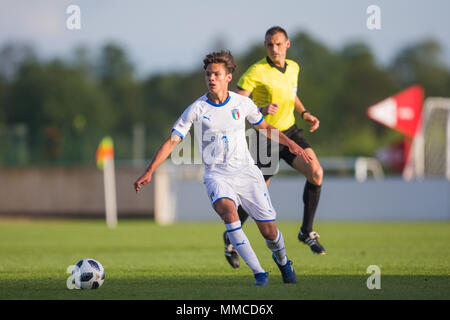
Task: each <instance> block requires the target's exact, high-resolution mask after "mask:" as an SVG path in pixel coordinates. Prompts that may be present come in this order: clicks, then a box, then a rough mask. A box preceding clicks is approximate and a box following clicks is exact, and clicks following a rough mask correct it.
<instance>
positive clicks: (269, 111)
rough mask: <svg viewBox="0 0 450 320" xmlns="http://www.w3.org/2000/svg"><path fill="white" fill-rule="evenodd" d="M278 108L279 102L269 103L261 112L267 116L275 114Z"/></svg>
mask: <svg viewBox="0 0 450 320" xmlns="http://www.w3.org/2000/svg"><path fill="white" fill-rule="evenodd" d="M277 110H278V104H276V103H269V104H268V105H267V106H265V107H262V108H261V113H262V114H263V115H264V116H265V115H267V114H275V113H276V112H277Z"/></svg>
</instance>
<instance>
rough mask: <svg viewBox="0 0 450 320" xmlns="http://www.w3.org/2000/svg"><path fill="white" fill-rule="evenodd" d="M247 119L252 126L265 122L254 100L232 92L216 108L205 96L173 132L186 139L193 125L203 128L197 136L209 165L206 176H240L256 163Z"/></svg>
mask: <svg viewBox="0 0 450 320" xmlns="http://www.w3.org/2000/svg"><path fill="white" fill-rule="evenodd" d="M245 119H247V121H248V122H249V123H250V124H252V125H257V124H259V123H261V122H262V121H263V119H264V118H263V115H262V114H261V112H260V111H259V108H258V107H257V106H256V105H255V104H254V103H253V101H252V100H251V99H250V98H247V97H244V96H242V95H240V94H237V93H234V92H231V91H229V96H228V98H227V99H226V100H225V101H224V102H223V103H221V104H215V103H213V102H211V101H209V100H208V98H207V96H206V94H205V95H203V96H202V97H200V98H198V99H197V100H196V101H195V102H194V103H192V104H191V105H190V106H189V107H188V108H187V109H186V110H185V111H184V112H183V114H182V115H181V117H180V118H179V119H178V120H177V121H176V122H175V124H174V126H173V129H172V132H174V133H175V134H177V135H179V136H180V137H181V138H184V136H185V135H186V134H187V133H188V132H189V129H190V128H191V126H192V124H194V123H196V122H197V123H199V124H201V126H199V128H201V133H198V132H197V130H194V131H195V132H194V134H195V135H196V140H197V143H198V145H199V146H200V150H201V153H202V160H203V163H204V164H205V176H208V175H209V174H212V173H219V174H236V173H239V171H241V170H245V168H247V167H248V166H249V165H254V163H255V161H254V160H253V158H252V156H251V154H250V151H249V150H248V145H247V140H246V136H245Z"/></svg>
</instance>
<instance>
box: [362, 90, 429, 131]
mask: <svg viewBox="0 0 450 320" xmlns="http://www.w3.org/2000/svg"><path fill="white" fill-rule="evenodd" d="M423 97H424V90H423V88H422V87H421V86H417V85H416V86H412V87H409V88H407V89H406V90H403V91H402V92H399V93H397V94H396V95H394V96H392V97H389V98H387V99H385V100H383V101H381V102H379V103H377V104H375V105H373V106H371V107H369V108H368V109H367V115H368V116H369V118H371V119H373V120H375V121H377V122H380V123H381V124H384V125H385V126H388V127H390V128H392V129H394V130H397V131H400V132H402V133H403V134H405V135H406V136H408V137H411V138H412V137H414V136H415V134H416V132H417V130H418V128H419V123H420V119H421V115H422V106H423Z"/></svg>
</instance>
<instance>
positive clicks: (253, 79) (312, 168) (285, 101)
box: [224, 26, 325, 268]
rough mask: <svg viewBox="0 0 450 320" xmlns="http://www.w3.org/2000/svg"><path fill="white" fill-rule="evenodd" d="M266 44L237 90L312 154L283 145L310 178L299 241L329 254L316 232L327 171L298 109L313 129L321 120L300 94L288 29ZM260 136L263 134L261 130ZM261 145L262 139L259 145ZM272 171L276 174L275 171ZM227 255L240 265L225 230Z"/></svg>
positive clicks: (275, 30)
mask: <svg viewBox="0 0 450 320" xmlns="http://www.w3.org/2000/svg"><path fill="white" fill-rule="evenodd" d="M264 46H265V48H266V50H267V57H265V58H263V59H261V60H260V61H258V62H256V63H255V64H253V65H252V66H250V68H249V69H248V70H247V71H246V72H245V73H244V74H243V75H242V77H241V78H240V79H239V81H238V90H237V92H238V93H240V94H241V95H244V96H247V97H249V96H250V95H251V97H252V99H253V101H254V102H255V104H256V105H257V106H259V107H260V108H261V113H262V114H263V115H264V119H265V120H266V122H268V123H269V124H271V125H272V126H274V127H276V128H277V129H279V130H280V131H282V132H283V133H284V134H285V135H287V136H288V137H289V138H290V139H292V140H294V141H295V142H296V143H297V144H298V145H299V146H300V147H302V148H303V149H305V151H306V152H307V153H308V154H309V155H310V156H311V158H312V161H311V163H309V164H307V163H306V162H305V161H304V160H303V159H301V158H300V157H297V156H295V155H293V154H292V153H290V152H289V150H288V149H287V148H286V147H284V146H282V145H280V146H279V148H278V151H279V157H280V158H282V159H284V160H285V161H286V162H287V163H288V164H289V165H290V166H292V167H293V168H294V169H296V170H297V171H299V172H301V173H302V174H303V175H304V176H305V177H306V179H307V181H306V184H305V187H304V192H303V203H304V209H303V222H302V226H301V228H300V230H299V234H298V239H299V241H301V242H303V243H305V244H307V245H308V246H309V247H310V248H311V250H312V252H314V253H317V254H325V249H324V247H323V246H322V245H321V244H320V243H319V241H318V238H319V235H318V233H317V232H315V231H313V222H314V216H315V213H316V209H317V205H318V203H319V198H320V192H321V186H322V177H323V170H322V166H321V165H320V163H319V161H318V159H317V156H316V154H315V152H314V150H313V149H312V148H311V146H310V145H309V144H308V142H307V141H306V140H305V139H304V138H303V135H302V129H299V128H298V127H297V126H296V125H295V117H294V111H296V112H297V113H299V114H300V115H301V118H302V119H303V120H304V121H305V122H306V123H307V124H308V125H309V132H314V131H315V130H316V129H317V128H318V127H319V119H317V118H316V117H315V116H313V115H312V114H311V113H309V111H308V110H306V109H305V107H304V106H303V104H302V102H301V101H300V99H299V98H298V96H297V83H298V76H299V71H300V68H299V66H298V64H297V63H296V62H295V61H292V60H289V59H286V52H287V49H288V48H289V47H290V41H289V38H288V36H287V33H286V31H285V30H284V29H283V28H281V27H279V26H276V27H272V28H270V29H269V30H267V32H266V35H265V41H264ZM257 136H258V137H259V134H258V133H257ZM263 141H267V149H266V150H267V152H266V151H265V150H263V154H264V153H265V152H266V154H267V155H268V156H270V149H271V146H270V143H271V142H270V140H266V139H265V140H263ZM259 145H260V143H259V139H258V146H259ZM259 155H260V151H259V150H258V159H257V165H258V166H259V167H260V168H261V170H262V171H263V173H264V178H265V179H266V183H267V184H269V182H270V178H271V177H272V175H273V172H265V171H266V170H264V168H267V167H270V163H269V164H267V163H262V161H261V159H260V158H259ZM271 173H272V174H271ZM238 213H239V218H240V220H241V223H244V221H245V220H246V219H247V217H248V214H247V212H245V210H244V209H243V208H242V207H241V206H240V207H239V208H238ZM224 242H225V257H226V258H227V261H228V262H229V263H230V265H231V266H232V267H234V268H237V267H239V257H238V255H237V252H236V250H235V249H234V248H233V247H232V245H231V244H230V243H229V241H228V239H227V236H226V233H224Z"/></svg>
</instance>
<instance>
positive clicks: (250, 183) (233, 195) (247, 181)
mask: <svg viewBox="0 0 450 320" xmlns="http://www.w3.org/2000/svg"><path fill="white" fill-rule="evenodd" d="M204 183H205V186H206V192H207V193H208V197H209V200H210V201H211V205H214V203H215V202H216V201H217V200H219V199H223V198H228V199H231V200H233V201H234V203H235V205H236V208H237V207H238V206H239V205H241V206H242V207H243V208H244V210H245V211H247V213H248V214H249V215H250V217H252V218H253V219H254V220H255V221H274V220H275V218H276V215H277V214H276V211H275V209H274V208H273V206H272V201H270V195H269V191H268V189H267V185H266V183H265V181H264V177H263V174H262V172H261V170H260V169H258V167H257V166H256V165H251V166H249V167H248V169H247V168H246V170H243V171H242V172H240V173H239V175H221V174H218V173H213V174H208V176H207V177H205V178H204Z"/></svg>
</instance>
